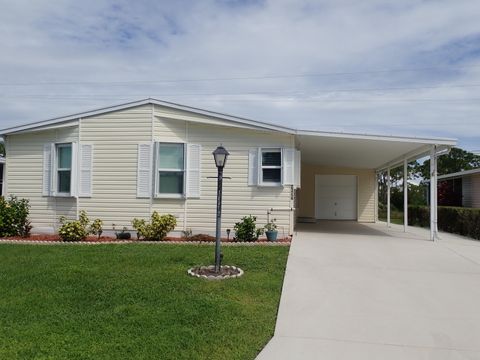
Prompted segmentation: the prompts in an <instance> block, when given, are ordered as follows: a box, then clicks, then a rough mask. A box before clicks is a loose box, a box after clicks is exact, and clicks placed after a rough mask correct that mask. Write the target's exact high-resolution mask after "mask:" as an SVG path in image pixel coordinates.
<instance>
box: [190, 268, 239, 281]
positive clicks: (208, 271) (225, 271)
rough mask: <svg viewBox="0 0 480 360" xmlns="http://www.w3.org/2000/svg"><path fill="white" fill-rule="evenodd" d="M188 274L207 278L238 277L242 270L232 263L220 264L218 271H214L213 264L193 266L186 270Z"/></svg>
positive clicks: (223, 278)
mask: <svg viewBox="0 0 480 360" xmlns="http://www.w3.org/2000/svg"><path fill="white" fill-rule="evenodd" d="M187 273H188V275H190V276H193V277H197V278H201V279H207V280H225V279H233V278H238V277H240V276H242V275H243V270H242V269H240V268H239V267H236V266H232V265H222V266H221V267H220V271H219V272H215V265H208V266H195V267H193V268H190V269H188V270H187Z"/></svg>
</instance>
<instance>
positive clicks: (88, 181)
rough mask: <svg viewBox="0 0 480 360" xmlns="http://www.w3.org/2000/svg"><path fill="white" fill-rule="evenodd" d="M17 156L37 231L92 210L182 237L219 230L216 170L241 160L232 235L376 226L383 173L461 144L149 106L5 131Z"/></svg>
mask: <svg viewBox="0 0 480 360" xmlns="http://www.w3.org/2000/svg"><path fill="white" fill-rule="evenodd" d="M0 135H3V136H4V138H5V142H6V149H7V150H6V151H7V153H8V158H7V168H6V184H7V186H6V193H7V194H14V195H17V196H19V197H24V198H28V199H29V200H30V204H31V220H32V224H33V226H34V231H36V232H44V231H53V230H54V229H56V228H57V227H58V219H59V217H60V216H66V217H68V218H75V217H77V216H78V213H79V211H80V210H86V211H87V212H88V214H89V216H90V217H92V218H96V217H99V218H101V219H102V220H103V221H104V223H105V227H106V228H111V226H112V225H111V224H116V226H117V228H122V227H123V226H127V227H128V228H131V220H132V219H133V218H134V217H139V218H147V217H148V216H149V214H150V213H151V212H152V211H154V210H157V211H158V212H160V213H171V214H173V215H175V216H176V217H177V219H178V226H177V230H178V231H180V230H184V229H192V230H193V231H194V232H207V233H213V232H214V230H215V211H216V180H215V179H214V178H213V177H215V176H216V174H217V172H216V168H215V164H214V160H213V156H212V151H213V150H214V149H215V148H216V147H217V146H218V145H220V144H222V145H223V146H225V148H226V149H227V150H228V151H229V152H230V157H229V158H228V160H227V163H226V167H225V173H224V175H225V176H226V177H228V178H227V179H225V180H224V192H223V194H224V196H223V218H222V231H225V230H226V229H228V228H230V229H233V226H234V224H235V222H237V221H239V220H240V219H241V218H242V217H243V216H245V215H250V214H252V215H255V216H257V218H258V225H259V226H262V225H264V224H265V223H266V222H267V220H268V219H276V220H277V223H278V225H279V231H280V233H281V234H282V233H283V234H285V235H287V234H292V233H293V231H294V226H295V223H296V221H297V219H300V220H302V219H306V218H308V219H334V220H356V221H359V222H374V221H375V220H376V203H377V198H376V197H377V196H376V170H379V169H383V168H385V167H386V166H390V165H396V164H398V163H399V162H401V161H403V159H404V158H408V159H411V158H415V157H418V156H423V155H425V154H427V153H429V151H430V150H431V149H435V146H437V147H436V149H437V150H441V149H442V148H446V147H450V146H453V145H455V141H454V140H451V139H433V138H406V137H400V136H378V135H365V134H352V133H334V132H322V131H302V130H296V129H293V128H288V127H284V126H278V125H273V124H267V123H263V122H259V121H253V120H248V119H244V118H239V117H235V116H230V115H225V114H220V113H216V112H211V111H205V110H200V109H197V108H192V107H187V106H182V105H178V104H173V103H168V102H164V101H159V100H155V99H147V100H142V101H137V102H133V103H128V104H124V105H119V106H114V107H110V108H104V109H99V110H95V111H90V112H85V113H82V114H75V115H71V116H66V117H62V118H56V119H52V120H46V121H41V122H37V123H33V124H29V125H23V126H17V127H13V128H9V129H4V130H1V131H0Z"/></svg>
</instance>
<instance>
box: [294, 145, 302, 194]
mask: <svg viewBox="0 0 480 360" xmlns="http://www.w3.org/2000/svg"><path fill="white" fill-rule="evenodd" d="M294 173H295V181H294V184H293V185H295V187H296V188H300V185H301V181H302V177H301V174H302V157H301V152H300V150H295V165H294Z"/></svg>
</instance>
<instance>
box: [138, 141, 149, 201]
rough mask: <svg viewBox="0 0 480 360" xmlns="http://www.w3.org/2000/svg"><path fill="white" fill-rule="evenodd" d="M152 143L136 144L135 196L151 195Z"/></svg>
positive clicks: (147, 196) (146, 196) (144, 196)
mask: <svg viewBox="0 0 480 360" xmlns="http://www.w3.org/2000/svg"><path fill="white" fill-rule="evenodd" d="M152 165H153V163H152V144H138V163H137V197H139V198H150V197H151V195H152Z"/></svg>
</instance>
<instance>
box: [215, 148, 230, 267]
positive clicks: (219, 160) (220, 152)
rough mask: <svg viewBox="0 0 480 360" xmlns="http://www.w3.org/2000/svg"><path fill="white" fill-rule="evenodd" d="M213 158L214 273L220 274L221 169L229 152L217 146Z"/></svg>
mask: <svg viewBox="0 0 480 360" xmlns="http://www.w3.org/2000/svg"><path fill="white" fill-rule="evenodd" d="M212 154H213V158H214V159H215V166H216V167H217V170H218V175H217V227H216V232H215V272H217V273H219V272H220V266H221V261H222V259H221V253H220V238H221V231H222V230H221V228H222V186H223V168H224V167H225V163H226V162H227V158H228V155H230V154H229V152H228V151H227V150H226V149H225V148H224V147H223V146H221V145H220V146H218V147H217V148H216V149H215V150H214V151H213V153H212Z"/></svg>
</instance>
